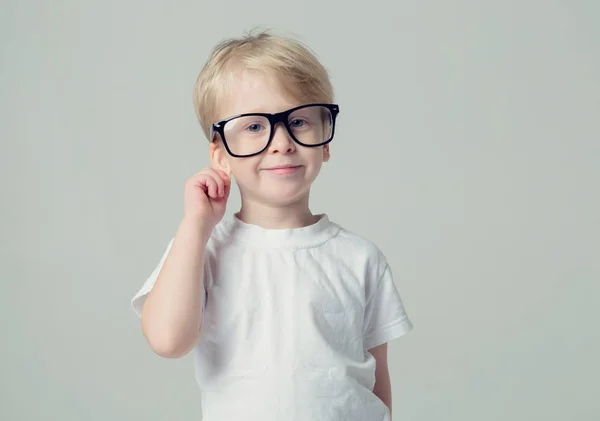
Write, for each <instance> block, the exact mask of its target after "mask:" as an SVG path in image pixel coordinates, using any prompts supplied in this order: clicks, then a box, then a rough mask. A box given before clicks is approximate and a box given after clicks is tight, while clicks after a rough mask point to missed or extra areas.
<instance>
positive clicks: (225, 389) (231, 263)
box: [132, 33, 412, 421]
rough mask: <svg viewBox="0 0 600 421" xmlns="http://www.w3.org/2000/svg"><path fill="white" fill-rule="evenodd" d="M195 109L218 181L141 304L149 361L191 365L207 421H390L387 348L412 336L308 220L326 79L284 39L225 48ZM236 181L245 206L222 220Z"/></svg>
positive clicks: (324, 149)
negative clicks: (185, 360)
mask: <svg viewBox="0 0 600 421" xmlns="http://www.w3.org/2000/svg"><path fill="white" fill-rule="evenodd" d="M195 106H196V111H197V115H198V119H199V120H200V123H201V126H202V128H203V130H204V133H205V135H206V136H207V137H208V139H209V142H210V143H209V153H210V160H211V166H210V167H209V168H205V169H204V170H202V171H201V172H199V173H198V174H196V175H194V176H193V177H191V178H190V179H189V180H188V181H187V183H186V185H185V188H184V216H183V219H182V221H181V223H180V225H179V228H178V229H177V232H176V234H175V236H174V238H173V239H172V240H171V242H170V244H169V245H168V247H167V250H166V251H165V253H164V255H163V257H162V259H161V261H160V263H159V265H158V266H157V268H156V269H155V270H154V272H153V273H152V275H151V276H150V277H149V278H148V280H147V281H146V282H145V284H144V285H143V287H142V288H141V289H140V290H139V291H138V293H137V294H136V295H135V296H134V298H133V300H132V306H133V308H134V310H135V311H136V313H137V314H138V315H139V316H140V317H141V322H142V331H143V333H144V336H145V337H146V339H147V341H148V343H149V345H150V347H151V348H152V350H153V351H154V352H156V353H157V354H158V355H161V356H163V357H169V358H176V357H181V356H183V355H185V354H187V353H188V352H189V351H191V350H192V349H194V357H195V372H196V380H197V382H198V385H199V387H200V389H201V391H202V410H203V420H204V421H259V420H260V421H271V420H272V421H279V420H286V421H295V420H298V421H309V420H318V421H334V420H335V421H342V420H344V421H351V420H356V421H371V420H372V421H383V420H390V419H391V389H390V378H389V373H388V368H387V342H388V341H390V340H392V339H395V338H397V337H399V336H401V335H403V334H405V333H407V332H408V331H409V330H411V328H412V325H411V322H410V321H409V319H408V317H407V315H406V313H405V310H404V307H403V304H402V300H401V298H400V296H399V294H398V292H397V290H396V288H395V286H394V283H393V280H392V274H391V271H390V267H389V265H388V263H387V261H386V259H385V257H384V256H383V254H382V253H381V252H380V250H379V249H378V248H377V247H376V246H375V245H374V244H372V243H371V242H369V241H368V240H366V239H363V238H362V237H359V236H358V235H355V234H353V233H351V232H349V231H347V230H345V229H344V228H342V227H340V226H339V225H337V224H336V223H334V222H332V221H330V220H329V219H328V217H327V215H326V214H319V215H315V214H313V213H312V212H311V211H310V209H309V192H310V187H311V184H312V183H313V181H314V180H315V178H316V177H317V175H318V173H319V171H320V168H321V165H322V164H323V163H324V162H327V161H328V160H329V158H330V150H329V142H331V141H332V139H333V137H334V132H335V122H336V117H337V114H338V111H339V109H338V106H337V105H335V104H333V89H332V86H331V83H330V80H329V77H328V74H327V71H326V70H325V68H324V67H323V66H322V65H321V64H320V63H319V62H318V61H317V59H316V58H315V56H314V55H313V54H311V53H310V52H309V50H308V49H307V48H306V47H304V46H303V45H302V44H300V43H299V42H297V41H294V40H291V39H287V38H284V37H278V36H273V35H270V34H267V33H261V34H258V35H253V36H246V37H244V38H241V39H233V40H229V41H226V42H223V43H221V44H220V45H218V46H217V47H216V48H215V49H214V51H213V53H212V55H211V57H210V58H209V60H208V62H207V63H206V65H205V66H204V68H203V69H202V71H201V73H200V75H199V77H198V80H197V83H196V89H195ZM231 176H233V177H234V178H235V180H236V182H237V183H238V186H239V190H240V193H241V199H242V205H241V209H240V210H239V212H237V213H235V214H234V216H233V217H232V218H227V219H225V220H222V218H223V215H224V212H225V206H226V203H227V198H228V196H229V186H230V183H231Z"/></svg>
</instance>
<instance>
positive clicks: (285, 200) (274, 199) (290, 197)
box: [261, 188, 310, 206]
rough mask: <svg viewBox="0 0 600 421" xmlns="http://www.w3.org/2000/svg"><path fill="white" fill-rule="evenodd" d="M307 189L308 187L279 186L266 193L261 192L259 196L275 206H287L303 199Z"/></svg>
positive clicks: (307, 191)
mask: <svg viewBox="0 0 600 421" xmlns="http://www.w3.org/2000/svg"><path fill="white" fill-rule="evenodd" d="M309 190H310V189H309V188H304V189H291V188H287V189H283V188H280V189H273V190H271V191H269V192H268V193H266V194H262V195H261V196H262V198H263V200H264V201H265V202H268V203H271V204H273V205H276V206H287V205H291V204H293V203H295V202H297V201H299V200H301V199H303V198H304V197H305V196H306V195H307V194H308V193H309Z"/></svg>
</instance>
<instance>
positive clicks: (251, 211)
mask: <svg viewBox="0 0 600 421" xmlns="http://www.w3.org/2000/svg"><path fill="white" fill-rule="evenodd" d="M237 217H238V218H239V219H240V220H241V221H242V222H245V223H247V224H253V225H258V226H261V227H263V228H267V229H288V228H301V227H306V226H308V225H311V224H314V223H315V222H317V221H316V219H317V217H315V216H314V215H313V214H312V212H311V211H310V209H309V207H308V195H306V196H305V197H304V198H302V199H300V200H298V201H297V202H294V203H290V204H286V205H280V206H276V205H271V204H265V203H260V202H258V201H256V200H252V199H250V198H247V199H245V198H243V197H242V207H241V209H240V211H239V212H238V213H237Z"/></svg>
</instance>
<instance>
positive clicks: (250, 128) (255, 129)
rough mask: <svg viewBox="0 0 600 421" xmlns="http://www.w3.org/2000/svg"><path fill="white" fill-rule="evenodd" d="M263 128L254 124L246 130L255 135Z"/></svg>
mask: <svg viewBox="0 0 600 421" xmlns="http://www.w3.org/2000/svg"><path fill="white" fill-rule="evenodd" d="M263 128H264V127H263V126H262V124H258V123H254V124H249V125H248V127H247V128H246V130H248V131H249V132H253V133H257V132H260V131H261V130H262V129H263Z"/></svg>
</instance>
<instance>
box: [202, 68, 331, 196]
mask: <svg viewBox="0 0 600 421" xmlns="http://www.w3.org/2000/svg"><path fill="white" fill-rule="evenodd" d="M234 84H235V85H234V86H233V88H232V89H231V92H232V93H230V95H229V96H227V97H226V98H225V101H224V102H223V103H222V104H220V107H219V116H218V117H219V118H218V119H219V120H220V119H224V118H227V117H230V116H234V115H237V114H243V113H252V112H264V113H277V112H281V111H285V110H288V109H290V108H293V107H295V106H299V105H303V104H302V103H299V102H297V101H296V100H294V99H293V98H290V97H289V95H286V93H285V92H284V91H283V90H282V89H281V88H280V87H279V84H278V83H277V82H275V79H274V78H272V77H271V78H270V77H269V75H266V74H263V73H258V72H241V73H240V77H239V78H237V79H236V81H235V82H234ZM210 152H211V161H212V164H213V165H214V166H216V167H217V168H221V169H224V170H230V172H231V173H232V174H233V177H234V178H235V179H236V181H237V184H238V186H239V188H240V192H241V194H242V197H243V198H244V199H247V200H248V199H249V200H252V201H258V202H260V203H265V204H270V205H274V206H285V205H289V204H292V203H294V202H296V201H298V200H300V199H303V198H305V196H307V195H308V193H309V191H310V186H311V184H312V182H313V181H314V180H315V178H316V177H317V175H318V174H319V171H320V169H321V165H322V164H323V162H327V161H328V160H329V145H328V144H327V145H324V146H319V147H305V146H301V145H299V144H297V143H295V142H294V141H293V140H292V139H291V138H290V136H289V134H288V132H287V130H286V128H285V127H284V126H283V124H277V125H276V127H275V128H274V132H273V139H272V141H271V143H270V145H269V146H268V148H267V149H266V150H265V151H263V152H262V153H261V154H259V155H255V156H251V157H245V158H236V157H232V156H230V155H229V154H228V153H227V151H226V150H225V147H224V145H223V143H222V142H213V143H211V151H210ZM288 166H291V167H288ZM282 167H288V168H282Z"/></svg>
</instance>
